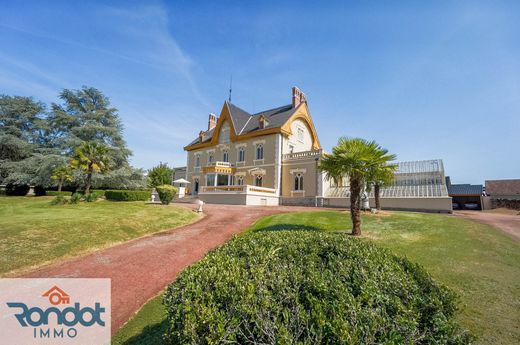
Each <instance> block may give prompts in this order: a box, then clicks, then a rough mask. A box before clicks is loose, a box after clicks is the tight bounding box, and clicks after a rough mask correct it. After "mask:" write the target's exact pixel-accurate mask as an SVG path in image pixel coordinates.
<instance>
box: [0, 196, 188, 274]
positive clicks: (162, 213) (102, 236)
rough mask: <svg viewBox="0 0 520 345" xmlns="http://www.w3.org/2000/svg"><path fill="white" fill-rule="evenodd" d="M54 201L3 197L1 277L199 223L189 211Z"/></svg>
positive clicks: (135, 204) (0, 201)
mask: <svg viewBox="0 0 520 345" xmlns="http://www.w3.org/2000/svg"><path fill="white" fill-rule="evenodd" d="M52 199H53V198H52V197H0V253H2V255H1V256H0V276H1V275H5V274H6V273H8V272H13V271H20V270H24V269H27V268H30V267H35V266H40V265H43V264H45V263H49V262H53V261H56V260H59V259H63V258H66V257H71V256H76V255H79V254H83V253H86V252H89V251H92V250H95V249H99V248H104V247H108V246H110V245H113V244H115V243H118V242H123V241H128V240H130V239H133V238H137V237H141V236H144V235H146V234H151V233H154V232H157V231H160V230H164V229H171V228H175V227H178V226H181V225H185V224H187V223H190V222H193V221H195V220H196V219H198V216H197V215H196V214H195V213H194V212H191V211H189V210H187V209H185V208H181V207H177V206H173V205H169V206H159V205H146V204H145V203H144V202H111V201H104V200H100V201H97V202H93V203H80V204H77V205H54V206H53V205H50V201H51V200H52Z"/></svg>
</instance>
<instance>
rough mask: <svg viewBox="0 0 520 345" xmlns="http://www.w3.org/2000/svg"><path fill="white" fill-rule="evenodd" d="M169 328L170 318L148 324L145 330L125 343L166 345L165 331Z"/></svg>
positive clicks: (130, 344) (133, 344)
mask: <svg viewBox="0 0 520 345" xmlns="http://www.w3.org/2000/svg"><path fill="white" fill-rule="evenodd" d="M167 328H168V320H167V319H164V320H163V321H162V322H160V323H156V324H153V325H150V326H146V327H145V328H144V329H143V331H142V332H141V333H139V334H137V335H134V336H133V337H131V338H130V339H128V340H127V341H125V342H124V343H122V344H123V345H164V343H165V342H164V339H163V336H164V333H166V329H167Z"/></svg>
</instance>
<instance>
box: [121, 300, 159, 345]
mask: <svg viewBox="0 0 520 345" xmlns="http://www.w3.org/2000/svg"><path fill="white" fill-rule="evenodd" d="M162 302H163V292H161V293H160V294H159V295H157V296H155V297H154V298H152V299H151V300H150V301H148V303H146V304H145V305H143V307H142V308H141V310H139V312H138V313H137V315H136V316H135V317H134V318H132V319H130V321H128V322H127V323H126V324H125V325H124V326H123V327H122V328H121V329H120V330H119V331H118V332H117V334H116V335H115V336H113V337H112V345H122V344H124V345H153V344H162V343H163V341H162V336H163V334H164V333H165V332H166V328H167V323H166V308H165V307H164V305H163V304H162Z"/></svg>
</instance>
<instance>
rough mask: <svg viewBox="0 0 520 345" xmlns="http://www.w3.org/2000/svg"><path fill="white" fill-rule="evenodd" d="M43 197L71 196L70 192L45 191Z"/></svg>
mask: <svg viewBox="0 0 520 345" xmlns="http://www.w3.org/2000/svg"><path fill="white" fill-rule="evenodd" d="M45 195H47V196H58V195H62V196H71V195H72V192H67V191H61V192H58V191H57V190H47V191H45Z"/></svg>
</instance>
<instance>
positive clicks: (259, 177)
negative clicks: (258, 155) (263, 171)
mask: <svg viewBox="0 0 520 345" xmlns="http://www.w3.org/2000/svg"><path fill="white" fill-rule="evenodd" d="M263 179H264V178H263V177H262V175H256V176H255V186H257V187H262V182H263Z"/></svg>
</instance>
